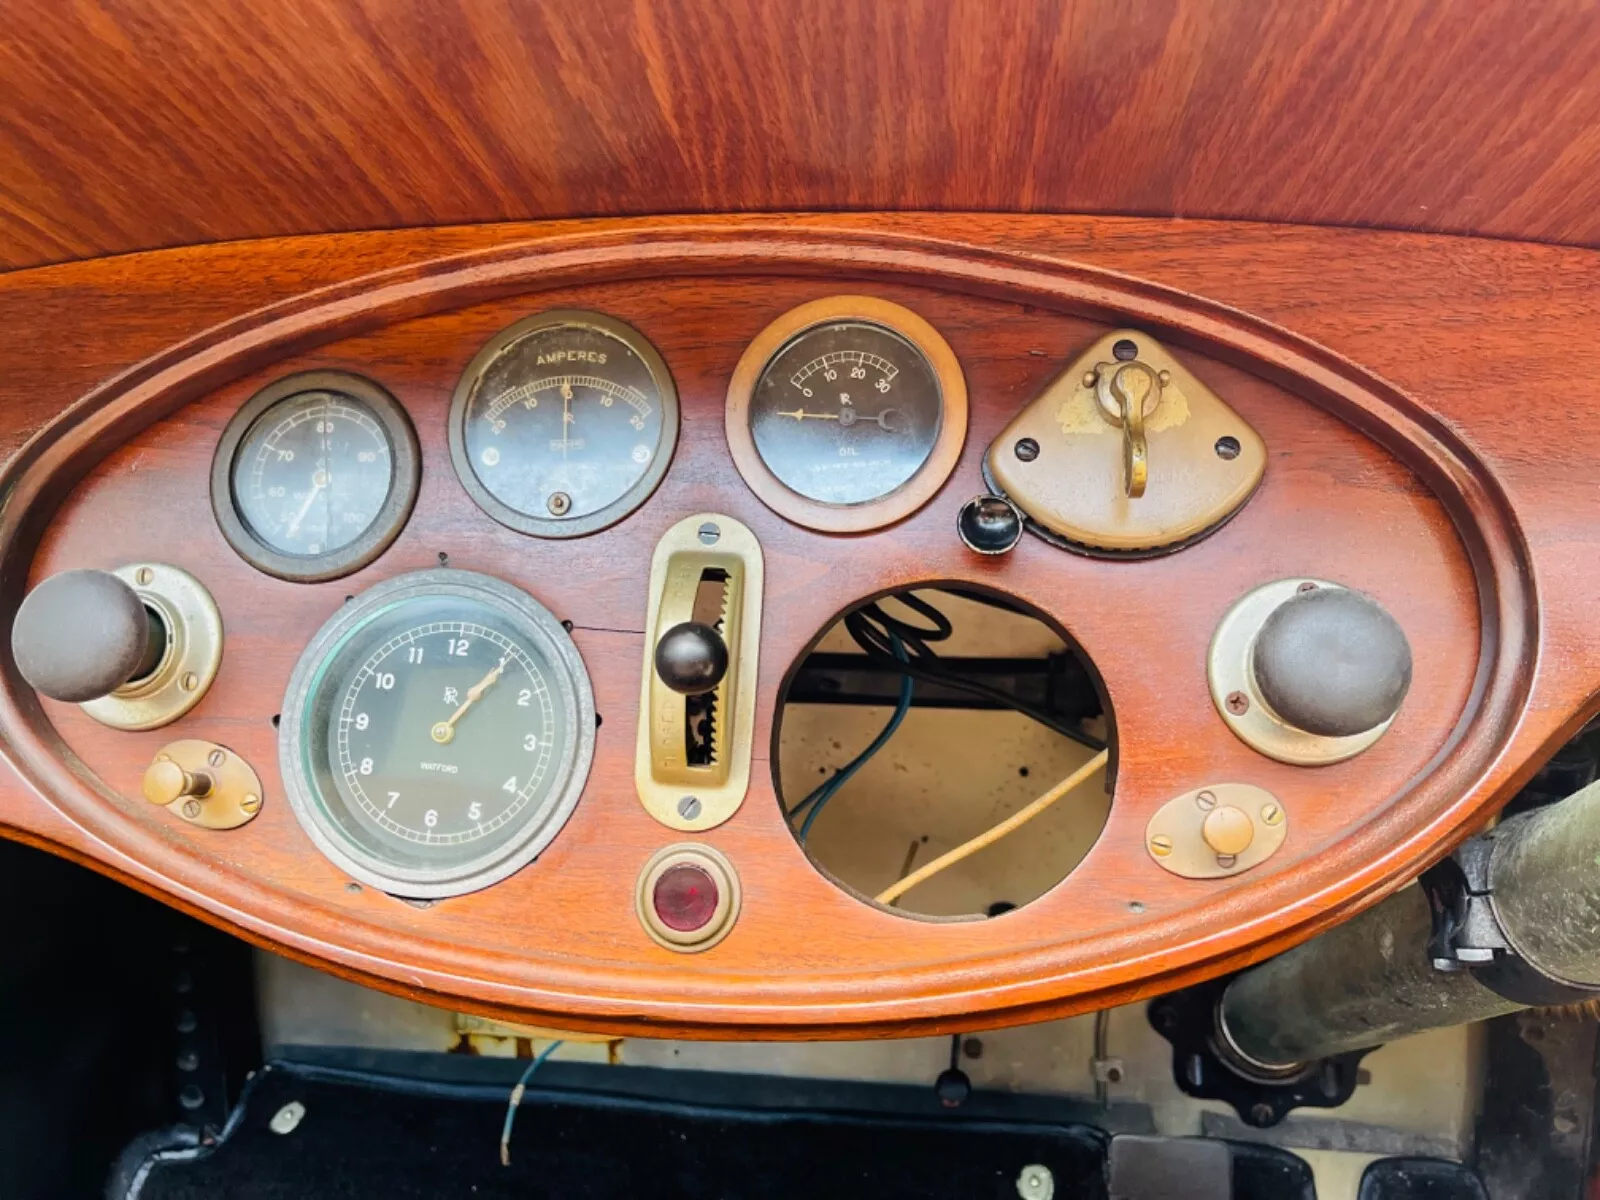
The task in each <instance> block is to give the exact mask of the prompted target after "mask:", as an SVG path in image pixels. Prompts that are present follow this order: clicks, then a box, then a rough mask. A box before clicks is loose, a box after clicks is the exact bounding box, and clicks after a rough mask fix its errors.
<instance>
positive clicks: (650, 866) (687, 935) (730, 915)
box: [633, 842, 743, 954]
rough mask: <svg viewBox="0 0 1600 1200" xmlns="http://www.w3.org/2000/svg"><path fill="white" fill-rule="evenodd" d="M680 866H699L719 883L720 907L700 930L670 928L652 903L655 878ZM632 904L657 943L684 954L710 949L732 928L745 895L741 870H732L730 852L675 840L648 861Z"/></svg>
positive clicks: (641, 922) (635, 888) (642, 871)
mask: <svg viewBox="0 0 1600 1200" xmlns="http://www.w3.org/2000/svg"><path fill="white" fill-rule="evenodd" d="M677 866H691V867H698V868H699V869H700V870H702V871H704V872H705V873H706V874H708V875H710V876H711V878H712V879H713V880H714V881H715V882H716V885H717V907H716V908H715V909H714V910H712V913H711V919H710V920H709V921H707V922H706V923H705V924H704V925H702V926H701V927H700V928H699V929H690V930H678V929H672V928H670V927H669V926H668V925H667V924H666V922H664V921H662V920H661V918H660V917H659V916H658V915H657V914H656V910H655V905H654V904H653V903H651V893H652V892H653V891H654V890H655V886H656V881H657V880H659V879H660V878H661V877H662V876H663V875H664V874H666V873H667V871H669V870H670V869H672V868H673V867H677ZM633 903H634V908H635V909H636V910H637V912H638V914H639V924H641V925H643V926H644V931H645V932H646V933H648V934H649V935H650V937H651V939H652V940H653V941H654V942H655V943H656V944H657V945H659V946H664V947H666V948H667V949H668V950H677V951H679V952H680V953H683V954H698V953H700V951H702V950H709V949H711V947H713V946H715V945H716V944H717V943H718V942H720V941H722V939H723V938H725V937H727V936H728V934H729V933H731V932H732V931H733V926H734V922H735V921H737V920H738V919H739V908H740V905H741V904H742V903H743V894H742V893H741V891H740V888H739V873H738V872H737V871H735V870H734V869H733V863H731V862H730V861H729V860H728V857H727V855H725V854H723V853H722V852H721V851H720V850H717V849H715V848H714V847H711V846H707V845H705V844H704V843H702V842H675V843H673V844H672V845H670V846H663V847H662V848H661V849H660V850H657V851H656V852H655V853H654V854H652V855H651V856H650V857H649V859H647V860H646V862H645V864H644V868H643V869H642V870H641V871H640V872H639V881H638V883H637V884H635V885H634V891H633Z"/></svg>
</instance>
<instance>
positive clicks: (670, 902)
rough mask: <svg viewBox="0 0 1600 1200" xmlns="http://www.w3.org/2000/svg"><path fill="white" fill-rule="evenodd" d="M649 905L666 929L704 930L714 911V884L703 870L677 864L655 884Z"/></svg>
mask: <svg viewBox="0 0 1600 1200" xmlns="http://www.w3.org/2000/svg"><path fill="white" fill-rule="evenodd" d="M651 903H652V904H653V905H654V906H655V910H656V916H658V917H660V918H661V923H662V924H663V925H665V926H666V927H667V928H668V929H672V930H675V931H676V932H678V933H692V932H693V931H694V930H696V929H702V928H704V927H705V924H706V922H708V921H710V920H711V917H712V914H713V913H715V912H716V911H717V881H716V880H715V879H713V878H711V875H710V873H709V872H707V871H706V870H705V869H704V868H701V867H697V866H694V865H692V864H690V863H678V864H677V865H676V866H671V867H668V868H667V869H666V870H665V871H663V872H662V873H661V878H659V879H657V880H656V886H655V892H654V895H652V896H651Z"/></svg>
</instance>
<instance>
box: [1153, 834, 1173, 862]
mask: <svg viewBox="0 0 1600 1200" xmlns="http://www.w3.org/2000/svg"><path fill="white" fill-rule="evenodd" d="M1150 853H1151V854H1154V855H1155V856H1156V857H1157V858H1165V857H1166V856H1167V855H1169V854H1171V853H1172V839H1171V838H1169V837H1168V836H1167V835H1166V834H1164V833H1160V834H1157V835H1156V836H1155V837H1153V838H1151V839H1150Z"/></svg>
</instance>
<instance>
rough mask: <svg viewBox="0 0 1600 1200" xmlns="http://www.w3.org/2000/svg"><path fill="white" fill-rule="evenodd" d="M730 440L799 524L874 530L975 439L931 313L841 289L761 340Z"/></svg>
mask: <svg viewBox="0 0 1600 1200" xmlns="http://www.w3.org/2000/svg"><path fill="white" fill-rule="evenodd" d="M726 424H727V434H728V445H729V447H730V449H731V451H732V453H733V458H734V462H735V463H736V464H737V465H738V467H739V471H740V473H741V474H742V475H743V476H744V479H745V482H746V483H748V484H749V485H750V487H751V489H752V490H753V491H754V492H755V493H756V495H758V496H759V497H760V498H761V499H762V501H764V502H765V503H766V504H767V505H768V506H769V507H771V508H773V509H775V510H776V511H778V512H779V513H781V514H782V515H784V516H786V517H788V518H789V519H790V520H792V521H796V522H798V523H799V524H802V525H807V526H810V527H811V528H813V529H821V530H827V531H830V532H837V533H850V532H858V531H860V530H865V529H874V528H877V527H879V526H881V525H887V524H889V523H890V522H892V521H897V520H899V519H900V518H902V517H905V516H907V515H909V514H910V513H912V512H914V511H916V509H918V508H920V507H921V506H922V505H923V504H924V503H926V502H927V500H928V499H929V498H930V497H931V496H932V495H933V494H934V492H936V491H938V489H939V488H940V486H941V485H942V484H943V483H944V481H945V479H947V478H948V477H949V475H950V471H951V469H952V468H953V467H954V466H955V463H956V459H957V458H958V457H959V456H960V453H961V446H962V443H963V441H964V440H965V437H966V428H967V394H966V383H965V381H964V380H963V378H962V375H961V368H960V366H959V365H958V364H957V362H956V359H955V355H954V354H953V353H952V352H951V350H950V347H949V346H948V345H947V344H946V343H945V341H944V339H943V338H942V337H940V336H939V334H938V332H937V331H936V330H935V329H934V328H933V327H932V326H931V325H929V324H928V323H927V322H926V321H924V320H923V319H922V318H921V317H919V316H917V315H916V314H915V313H913V312H911V311H910V310H909V309H905V308H902V307H901V306H899V305H897V304H890V303H889V302H887V301H884V300H877V299H873V298H870V297H865V296H834V297H830V298H828V299H826V300H818V301H814V302H812V303H810V304H804V305H801V306H800V307H799V308H796V309H793V310H792V311H790V312H788V313H785V314H784V315H783V316H781V317H779V318H778V319H777V320H776V321H774V322H773V323H772V324H771V325H769V326H767V328H766V329H764V330H762V332H761V333H760V334H759V335H758V336H757V337H756V339H755V341H753V342H752V343H751V344H750V346H749V348H748V349H746V351H745V353H744V356H743V357H742V358H741V359H740V361H739V365H738V368H737V369H736V370H735V372H734V376H733V381H732V383H731V384H730V385H729V388H728V407H727V422H726Z"/></svg>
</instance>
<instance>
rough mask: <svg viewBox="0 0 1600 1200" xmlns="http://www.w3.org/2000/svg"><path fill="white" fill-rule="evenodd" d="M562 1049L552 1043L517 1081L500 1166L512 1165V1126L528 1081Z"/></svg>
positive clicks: (502, 1135) (502, 1138) (503, 1130)
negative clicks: (543, 1063) (541, 1065)
mask: <svg viewBox="0 0 1600 1200" xmlns="http://www.w3.org/2000/svg"><path fill="white" fill-rule="evenodd" d="M560 1048H561V1043H560V1042H559V1041H557V1042H551V1043H550V1044H549V1045H548V1046H546V1047H545V1048H544V1049H543V1050H541V1051H539V1055H538V1057H537V1058H535V1059H534V1060H533V1061H532V1062H531V1063H529V1064H528V1069H527V1070H526V1071H524V1072H523V1073H522V1078H521V1079H519V1080H517V1086H516V1087H514V1088H512V1089H511V1102H510V1103H509V1104H507V1105H506V1123H505V1125H504V1126H503V1127H502V1128H501V1130H500V1165H501V1166H502V1167H509V1166H510V1165H511V1126H512V1124H513V1123H514V1122H515V1121H516V1119H517V1109H518V1108H520V1107H521V1106H522V1097H523V1094H524V1093H525V1092H526V1091H527V1090H528V1080H530V1079H532V1078H533V1073H534V1072H535V1071H537V1070H538V1069H539V1064H541V1063H542V1062H544V1060H545V1059H547V1058H549V1057H550V1056H551V1055H552V1054H554V1053H555V1052H556V1051H557V1050H559V1049H560Z"/></svg>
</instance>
